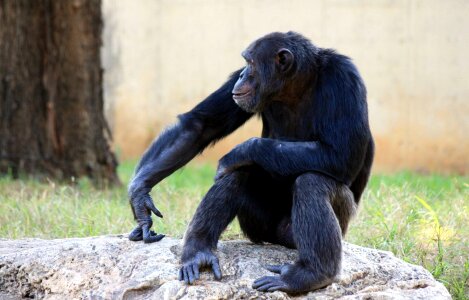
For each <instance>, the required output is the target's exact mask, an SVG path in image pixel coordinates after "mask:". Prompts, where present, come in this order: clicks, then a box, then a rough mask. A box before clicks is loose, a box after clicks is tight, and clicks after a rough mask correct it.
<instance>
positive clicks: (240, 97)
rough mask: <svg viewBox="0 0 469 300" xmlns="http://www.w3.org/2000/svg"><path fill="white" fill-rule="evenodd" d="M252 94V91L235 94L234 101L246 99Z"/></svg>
mask: <svg viewBox="0 0 469 300" xmlns="http://www.w3.org/2000/svg"><path fill="white" fill-rule="evenodd" d="M250 95H251V91H249V92H246V93H237V94H233V100H234V101H240V100H241V101H242V100H244V99H245V98H247V97H249V96H250Z"/></svg>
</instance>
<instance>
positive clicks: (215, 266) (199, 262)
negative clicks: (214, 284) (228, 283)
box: [179, 250, 221, 284]
mask: <svg viewBox="0 0 469 300" xmlns="http://www.w3.org/2000/svg"><path fill="white" fill-rule="evenodd" d="M203 267H211V268H212V271H213V274H214V275H215V279H216V280H220V279H221V270H220V265H219V263H218V258H217V257H216V256H215V255H214V254H213V253H212V251H210V250H203V251H202V250H201V251H198V252H196V254H195V255H193V256H192V257H189V258H187V259H184V261H183V262H182V267H181V269H180V270H179V280H181V281H185V282H186V283H187V284H192V283H193V282H194V281H196V280H197V279H199V277H200V276H199V274H200V272H199V270H200V268H203Z"/></svg>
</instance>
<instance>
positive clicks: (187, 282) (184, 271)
mask: <svg viewBox="0 0 469 300" xmlns="http://www.w3.org/2000/svg"><path fill="white" fill-rule="evenodd" d="M182 269H183V274H184V282H185V283H186V284H189V275H187V268H186V267H185V266H184V267H182Z"/></svg>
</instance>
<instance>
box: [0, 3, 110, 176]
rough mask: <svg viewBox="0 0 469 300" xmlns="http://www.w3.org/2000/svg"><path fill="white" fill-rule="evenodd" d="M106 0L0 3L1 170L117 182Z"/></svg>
mask: <svg viewBox="0 0 469 300" xmlns="http://www.w3.org/2000/svg"><path fill="white" fill-rule="evenodd" d="M101 27H102V21H101V2H100V0H67V1H62V0H58V1H54V0H0V173H3V174H5V173H7V172H11V174H12V175H13V176H15V177H17V176H18V174H20V173H28V174H46V175H47V176H52V177H54V178H60V179H73V178H76V177H80V176H88V177H90V178H92V179H93V180H95V181H98V182H102V181H103V180H104V181H106V182H112V183H117V182H118V178H117V175H116V166H117V161H116V158H115V156H114V154H113V153H112V151H111V149H110V145H109V142H110V139H111V135H110V131H109V129H108V126H107V123H106V120H105V118H104V115H103V91H102V69H101V59H100V46H101Z"/></svg>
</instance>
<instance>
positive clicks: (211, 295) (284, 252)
mask: <svg viewBox="0 0 469 300" xmlns="http://www.w3.org/2000/svg"><path fill="white" fill-rule="evenodd" d="M180 252H181V241H180V240H176V239H171V238H168V237H166V238H164V239H163V240H162V241H161V242H158V243H155V244H144V243H142V242H138V243H135V242H130V241H128V240H127V238H126V237H125V236H122V235H119V236H102V237H92V238H74V239H60V240H40V239H24V240H0V299H20V298H21V297H34V298H45V299H290V298H293V299H332V298H339V299H451V297H450V295H449V293H448V291H447V290H446V288H445V287H444V286H443V285H442V284H441V283H439V282H437V281H435V279H433V277H432V276H431V274H430V273H429V272H428V271H426V270H425V269H424V268H422V267H419V266H415V265H411V264H408V263H405V262H403V261H402V260H400V259H397V258H396V257H395V256H394V255H392V254H391V253H389V252H384V251H378V250H374V249H368V248H363V247H359V246H355V245H351V244H348V243H344V258H343V263H342V273H341V275H340V276H339V277H338V278H337V280H336V282H335V283H333V284H332V285H330V286H328V287H327V288H324V289H321V290H318V291H315V292H311V293H309V294H306V295H301V296H297V297H290V296H288V295H287V294H285V293H282V292H275V293H261V292H257V291H256V290H253V289H252V288H251V284H252V282H253V280H254V279H256V278H258V277H260V276H264V275H269V274H271V273H269V272H268V271H267V270H265V269H263V268H262V265H265V264H279V263H284V262H293V261H294V260H295V258H296V256H297V253H296V251H294V250H288V249H286V248H283V247H280V246H275V245H254V244H251V243H249V242H247V241H225V242H220V243H219V246H218V251H217V255H218V256H219V258H220V264H221V268H222V272H223V279H222V280H221V281H215V280H214V279H213V276H212V274H211V273H209V272H204V273H203V274H202V279H201V280H199V281H198V282H197V284H196V285H193V286H187V285H185V284H184V283H181V282H179V281H178V280H177V277H176V274H177V273H178V266H179V254H180Z"/></svg>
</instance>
